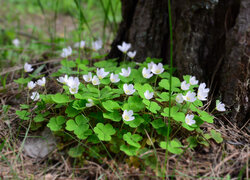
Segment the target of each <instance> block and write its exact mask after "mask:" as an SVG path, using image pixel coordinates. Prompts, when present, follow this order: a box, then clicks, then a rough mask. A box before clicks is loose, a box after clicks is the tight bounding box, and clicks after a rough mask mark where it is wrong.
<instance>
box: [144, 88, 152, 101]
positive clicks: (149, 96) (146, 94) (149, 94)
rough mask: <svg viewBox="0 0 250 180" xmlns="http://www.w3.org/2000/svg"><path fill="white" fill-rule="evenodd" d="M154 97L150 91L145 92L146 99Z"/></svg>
mask: <svg viewBox="0 0 250 180" xmlns="http://www.w3.org/2000/svg"><path fill="white" fill-rule="evenodd" d="M153 96H154V92H151V93H150V92H149V90H147V91H145V93H144V97H145V98H146V99H148V100H149V99H152V97H153Z"/></svg>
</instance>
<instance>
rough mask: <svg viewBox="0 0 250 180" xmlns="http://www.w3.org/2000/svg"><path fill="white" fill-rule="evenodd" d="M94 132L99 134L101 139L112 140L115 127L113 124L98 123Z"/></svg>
mask: <svg viewBox="0 0 250 180" xmlns="http://www.w3.org/2000/svg"><path fill="white" fill-rule="evenodd" d="M94 132H95V133H96V134H97V136H98V138H99V139H100V140H101V141H110V140H111V135H114V134H115V132H116V131H115V129H114V128H113V126H112V125H111V124H105V125H104V124H102V123H98V124H97V125H96V127H95V128H94Z"/></svg>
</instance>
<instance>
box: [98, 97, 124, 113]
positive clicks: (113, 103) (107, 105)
mask: <svg viewBox="0 0 250 180" xmlns="http://www.w3.org/2000/svg"><path fill="white" fill-rule="evenodd" d="M102 105H103V107H104V108H105V109H106V110H107V111H109V112H113V111H114V110H115V109H120V105H119V104H118V103H117V102H116V101H112V100H108V101H105V102H103V103H102Z"/></svg>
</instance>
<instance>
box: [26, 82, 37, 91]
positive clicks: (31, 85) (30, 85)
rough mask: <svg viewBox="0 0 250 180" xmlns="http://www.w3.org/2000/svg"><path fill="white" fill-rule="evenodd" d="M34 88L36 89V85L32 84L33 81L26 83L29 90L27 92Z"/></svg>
mask: <svg viewBox="0 0 250 180" xmlns="http://www.w3.org/2000/svg"><path fill="white" fill-rule="evenodd" d="M34 87H36V83H34V82H33V81H30V82H29V83H28V88H29V90H31V89H33V88H34Z"/></svg>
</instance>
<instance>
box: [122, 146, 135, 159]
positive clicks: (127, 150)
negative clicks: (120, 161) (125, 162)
mask: <svg viewBox="0 0 250 180" xmlns="http://www.w3.org/2000/svg"><path fill="white" fill-rule="evenodd" d="M120 149H121V151H123V152H125V153H126V154H127V155H128V156H135V155H136V154H137V150H138V148H137V147H134V146H126V145H121V146H120Z"/></svg>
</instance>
